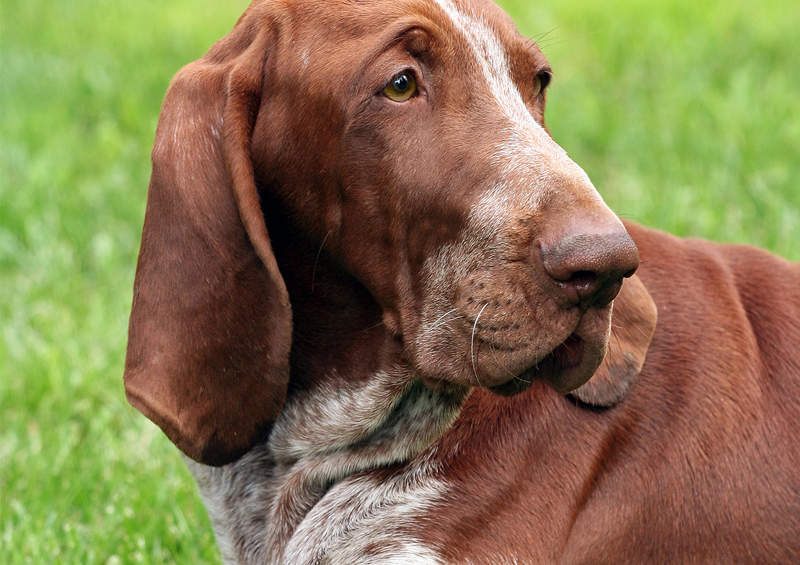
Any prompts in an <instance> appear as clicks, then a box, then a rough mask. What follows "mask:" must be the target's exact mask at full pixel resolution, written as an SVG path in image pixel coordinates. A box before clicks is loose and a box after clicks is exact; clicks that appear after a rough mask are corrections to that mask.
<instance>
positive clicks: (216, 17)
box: [0, 0, 800, 564]
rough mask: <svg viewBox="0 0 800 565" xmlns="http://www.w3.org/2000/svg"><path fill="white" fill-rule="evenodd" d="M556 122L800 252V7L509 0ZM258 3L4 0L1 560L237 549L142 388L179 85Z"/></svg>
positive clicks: (657, 206) (647, 208)
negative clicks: (147, 226)
mask: <svg viewBox="0 0 800 565" xmlns="http://www.w3.org/2000/svg"><path fill="white" fill-rule="evenodd" d="M502 4H503V5H504V6H505V7H506V8H507V9H508V10H509V11H510V12H511V13H512V15H513V16H514V18H515V19H516V21H517V23H518V24H519V27H520V28H521V30H522V31H523V32H524V33H526V34H527V35H528V36H530V37H532V38H534V39H537V40H539V43H540V45H541V46H542V48H543V50H544V51H545V53H546V54H547V55H548V57H549V58H550V61H551V63H552V64H553V67H554V69H555V73H556V78H555V80H554V83H553V86H552V89H551V91H550V97H549V106H548V113H547V120H548V125H549V127H550V129H551V131H552V133H553V135H554V136H555V138H556V139H557V140H558V141H559V142H560V143H561V145H562V146H564V147H565V148H566V149H567V151H568V152H569V153H570V154H571V155H572V157H573V158H574V159H575V160H576V161H577V162H578V163H580V164H581V165H582V166H583V167H584V168H585V169H586V171H587V172H588V173H589V176H590V177H591V178H592V179H593V181H594V183H595V185H596V186H597V187H598V189H599V190H600V191H601V193H603V194H604V196H605V197H606V199H607V200H608V201H609V203H610V204H611V206H612V208H613V209H615V210H616V211H617V212H618V213H620V214H621V215H624V216H626V217H629V218H632V219H635V220H637V221H639V222H642V223H645V224H648V225H651V226H656V227H660V228H663V229H667V230H669V231H672V232H674V233H677V234H680V235H693V236H703V237H708V238H711V239H715V240H720V241H741V242H749V243H752V244H755V245H759V246H763V247H767V248H769V249H772V250H773V251H775V252H777V253H780V254H782V255H784V256H786V257H789V258H792V259H794V260H800V243H798V241H800V161H798V148H800V112H799V111H798V110H799V109H800V108H798V101H800V34H799V33H798V31H797V30H798V29H800V10H797V9H796V6H794V4H793V3H792V2H789V1H781V2H778V1H775V0H762V1H761V2H758V3H749V2H744V1H733V2H730V1H724V0H707V1H705V2H665V1H651V2H637V1H635V0H607V1H606V2H603V3H596V2H588V1H579V0H559V1H557V2H556V1H554V0H551V1H546V2H544V1H543V2H540V3H536V4H533V3H531V2H529V1H527V0H524V1H523V0H506V1H505V2H502ZM245 5H246V2H245V1H244V0H236V1H230V2H220V1H218V0H216V1H215V0H191V1H190V0H171V1H170V2H161V1H159V2H156V1H154V0H139V1H138V2H121V1H119V0H111V1H107V2H100V1H98V0H73V1H72V2H53V1H49V2H45V1H43V0H24V1H22V0H0V71H2V78H1V79H0V562H2V563H13V564H16V563H106V564H114V563H216V562H218V557H217V553H216V548H215V546H214V540H213V535H212V533H211V530H210V526H209V523H208V519H207V517H206V515H205V511H204V509H203V507H202V504H201V503H200V501H199V499H198V497H197V495H196V493H195V489H194V484H193V482H192V480H191V478H190V476H189V474H188V472H187V471H186V469H185V468H184V466H183V463H182V462H181V460H180V458H179V456H178V453H177V451H176V450H175V449H174V448H173V447H172V445H171V444H170V443H169V442H168V441H167V440H166V439H165V438H164V437H163V436H162V435H161V433H160V431H158V430H157V429H156V428H155V427H154V426H153V425H151V424H150V423H149V422H147V421H146V420H145V418H144V417H142V416H140V415H139V414H138V413H136V412H134V411H133V409H131V408H130V407H129V406H128V405H127V404H126V402H125V399H124V394H123V390H122V382H121V376H122V363H123V358H124V350H125V341H126V331H127V316H128V311H129V307H130V299H131V285H132V280H133V273H134V268H135V263H136V254H137V248H138V239H139V235H140V229H141V223H142V218H143V213H144V205H145V195H146V189H147V182H148V178H149V172H150V163H149V152H150V149H151V144H152V139H153V132H154V129H155V124H156V120H157V117H158V112H159V106H160V103H161V99H162V96H163V94H164V91H165V89H166V86H167V84H168V82H169V80H170V78H171V77H172V75H173V74H174V72H175V71H177V69H178V68H179V67H180V66H181V65H183V64H184V63H186V62H188V61H190V60H192V59H195V58H197V57H199V56H200V55H201V54H202V53H203V52H204V51H205V50H206V49H207V48H208V46H209V45H210V44H211V43H212V42H213V41H214V40H216V39H217V38H219V37H220V36H222V35H223V34H224V33H225V32H226V31H227V30H229V29H230V28H231V26H232V25H233V23H234V21H235V19H236V17H237V16H238V15H239V14H240V13H241V11H242V10H243V9H244V7H245Z"/></svg>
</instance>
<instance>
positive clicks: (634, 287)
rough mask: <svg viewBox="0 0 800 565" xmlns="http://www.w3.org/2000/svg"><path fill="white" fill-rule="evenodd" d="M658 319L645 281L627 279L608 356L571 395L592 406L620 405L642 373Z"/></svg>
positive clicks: (618, 302) (617, 302) (614, 314)
mask: <svg viewBox="0 0 800 565" xmlns="http://www.w3.org/2000/svg"><path fill="white" fill-rule="evenodd" d="M657 320H658V310H657V309H656V304H655V302H653V298H652V297H651V296H650V293H649V292H648V291H647V288H646V287H645V286H644V283H642V281H641V279H639V277H638V276H636V275H634V276H632V277H631V278H629V279H627V280H625V282H624V283H623V284H622V289H621V290H620V292H619V295H618V296H617V298H616V299H615V300H614V305H613V311H612V316H611V337H610V338H609V341H608V350H607V351H606V356H605V358H604V359H603V362H602V363H601V364H600V367H599V368H598V369H597V371H596V372H595V374H594V375H593V376H592V378H591V379H589V380H588V381H587V382H586V383H585V384H584V385H582V386H580V387H579V388H577V389H576V390H574V391H572V392H571V393H570V394H571V395H572V396H573V397H575V398H577V399H578V400H580V401H581V402H583V403H585V404H589V405H591V406H598V407H610V406H614V405H615V404H617V403H618V402H620V401H621V400H622V399H623V398H624V397H625V393H627V392H628V389H629V388H630V386H631V385H632V384H633V383H634V382H635V381H636V378H637V377H638V376H639V372H640V371H641V370H642V366H643V365H644V360H645V357H647V349H648V348H649V347H650V342H651V341H652V339H653V334H654V333H655V330H656V322H657Z"/></svg>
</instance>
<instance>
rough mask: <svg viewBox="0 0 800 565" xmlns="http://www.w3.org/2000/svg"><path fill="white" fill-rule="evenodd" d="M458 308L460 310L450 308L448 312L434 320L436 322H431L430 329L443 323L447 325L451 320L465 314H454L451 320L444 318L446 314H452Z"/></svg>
mask: <svg viewBox="0 0 800 565" xmlns="http://www.w3.org/2000/svg"><path fill="white" fill-rule="evenodd" d="M456 310H458V308H453V309H451V310H448V311H447V312H445V313H444V314H442V315H441V316H439V317H438V318H436V320H434V322H433V323H432V324H431V326H430V329H436V328H438V327H439V326H443V325H445V324H447V323H449V322H452V321H453V320H456V319H458V318H462V317H463V316H461V315H458V316H454V317H452V318H450V319H449V320H445V319H444V318H445V316H447V315H448V314H452V313H453V312H455V311H456Z"/></svg>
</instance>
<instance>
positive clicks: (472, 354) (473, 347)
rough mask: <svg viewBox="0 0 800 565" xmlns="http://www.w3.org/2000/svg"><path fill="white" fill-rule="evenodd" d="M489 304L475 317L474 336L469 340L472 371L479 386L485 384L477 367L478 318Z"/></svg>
mask: <svg viewBox="0 0 800 565" xmlns="http://www.w3.org/2000/svg"><path fill="white" fill-rule="evenodd" d="M488 305H489V303H488V302H487V303H486V304H484V305H483V308H481V311H480V312H478V315H477V316H476V317H475V323H474V324H472V337H471V338H470V340H469V358H470V361H472V373H473V374H474V375H475V381H477V383H478V386H481V387H482V386H483V385H482V384H481V380H480V379H479V378H478V370H477V369H476V368H475V329H476V328H477V327H478V320H479V319H480V317H481V314H483V311H484V310H486V307H487V306H488Z"/></svg>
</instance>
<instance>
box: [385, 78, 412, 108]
mask: <svg viewBox="0 0 800 565" xmlns="http://www.w3.org/2000/svg"><path fill="white" fill-rule="evenodd" d="M383 93H384V94H385V95H386V97H387V98H388V99H389V100H394V101H395V102H405V101H406V100H408V99H409V98H411V97H412V96H414V95H415V94H416V93H417V80H416V79H415V78H414V73H412V72H411V71H403V72H402V73H398V74H396V75H394V76H393V77H392V80H390V81H389V84H387V85H386V88H384V89H383Z"/></svg>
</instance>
